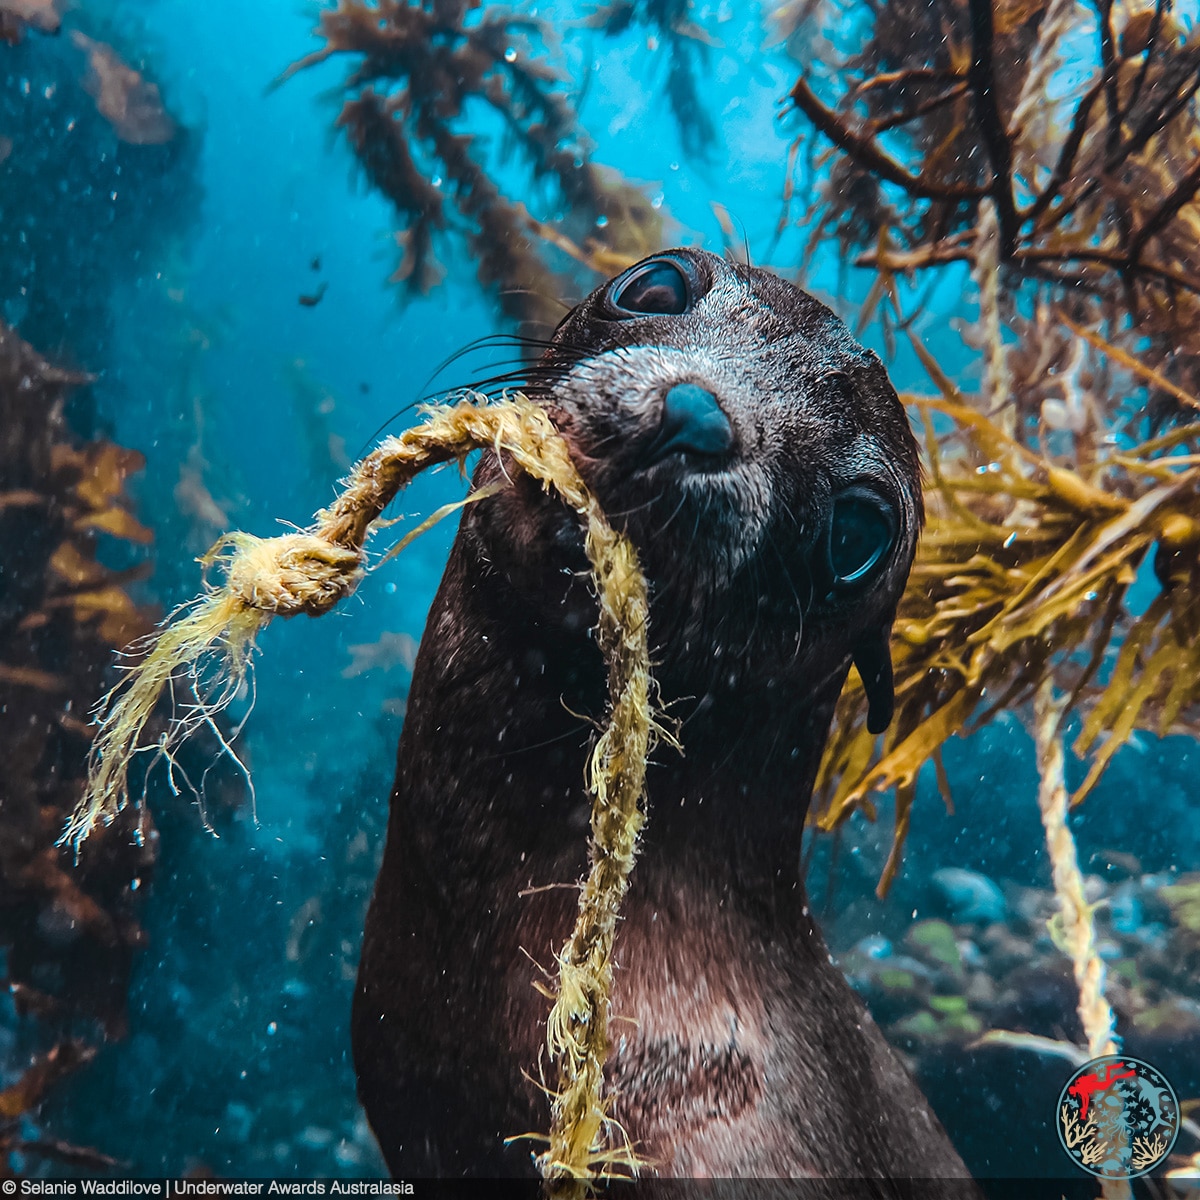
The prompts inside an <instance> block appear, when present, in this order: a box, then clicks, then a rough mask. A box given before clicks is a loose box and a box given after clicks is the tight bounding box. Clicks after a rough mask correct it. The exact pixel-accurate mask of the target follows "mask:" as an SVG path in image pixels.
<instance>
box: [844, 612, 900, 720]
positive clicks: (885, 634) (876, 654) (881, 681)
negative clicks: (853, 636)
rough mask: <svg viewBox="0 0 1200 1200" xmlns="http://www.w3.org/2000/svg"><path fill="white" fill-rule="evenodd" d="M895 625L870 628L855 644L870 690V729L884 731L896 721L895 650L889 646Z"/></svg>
mask: <svg viewBox="0 0 1200 1200" xmlns="http://www.w3.org/2000/svg"><path fill="white" fill-rule="evenodd" d="M891 632H892V630H891V626H890V625H885V626H883V627H882V628H880V629H873V630H870V631H869V632H868V633H864V634H863V635H862V637H861V638H859V639H858V642H857V644H856V645H855V647H854V665H855V666H856V667H857V668H858V674H859V676H860V677H861V679H862V683H863V690H864V691H865V692H866V693H867V702H868V704H869V705H870V707H869V708H868V710H867V729H868V730H870V732H871V733H882V732H883V731H884V730H885V729H886V728H887V727H888V726H889V725H890V724H891V721H892V713H893V711H894V710H895V707H896V697H895V693H894V692H893V691H892V651H891V647H890V646H889V645H888V642H889V638H890V635H891Z"/></svg>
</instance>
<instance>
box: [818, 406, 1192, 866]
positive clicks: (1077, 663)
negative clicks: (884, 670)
mask: <svg viewBox="0 0 1200 1200" xmlns="http://www.w3.org/2000/svg"><path fill="white" fill-rule="evenodd" d="M910 399H911V400H912V402H913V403H914V404H915V405H916V407H917V410H918V412H919V413H920V414H921V416H922V420H923V423H924V426H925V431H926V439H925V441H926V446H927V449H928V454H929V465H930V486H929V488H928V491H927V499H928V502H929V507H930V521H929V526H928V529H927V531H926V534H925V537H924V539H923V541H922V545H921V548H920V551H919V553H918V557H917V562H916V565H915V566H914V568H913V571H912V575H911V577H910V581H909V585H908V589H907V591H906V593H905V596H904V599H903V601H902V602H901V605H900V609H899V613H898V617H897V621H896V628H895V638H894V641H893V657H894V659H895V672H896V717H895V720H894V721H893V723H892V726H891V729H890V730H889V731H888V733H887V734H886V735H885V736H884V738H883V740H882V745H881V747H878V748H877V745H876V739H875V738H874V737H873V736H872V735H871V734H870V733H868V732H867V730H866V727H865V725H864V724H863V722H862V713H863V712H864V711H865V702H864V698H863V694H862V691H861V687H860V686H858V684H857V682H856V681H855V682H852V684H851V685H850V686H849V687H848V688H847V689H846V692H845V693H844V695H843V697H842V699H841V701H840V705H839V710H838V716H837V719H836V720H835V722H834V733H833V736H832V738H831V740H830V743H829V747H828V750H827V753H826V757H825V760H824V763H823V765H822V770H821V775H820V778H819V781H818V796H819V797H820V805H819V809H818V811H819V823H820V825H821V826H822V827H823V828H827V829H828V828H833V827H834V826H836V825H837V824H838V823H839V822H841V821H843V820H844V819H845V818H846V817H847V816H848V815H849V813H850V812H851V811H852V810H853V809H855V808H869V807H870V802H869V796H870V794H871V793H872V792H877V791H885V790H887V789H889V788H897V789H899V792H898V796H899V800H898V810H899V811H898V818H897V819H898V824H899V825H900V829H899V831H898V832H899V833H900V835H901V836H900V837H899V838H898V841H902V833H903V828H904V826H906V823H907V804H908V803H911V798H912V789H913V786H914V785H915V782H916V777H917V773H918V771H919V770H920V768H921V767H922V765H923V764H924V763H925V762H927V761H929V760H931V759H932V758H934V757H935V756H936V755H937V754H938V752H939V751H940V749H941V747H942V746H943V745H944V743H945V742H946V741H947V740H948V739H949V738H950V737H952V736H954V735H955V734H958V733H962V732H964V731H967V730H968V729H972V728H978V727H979V726H980V725H982V724H983V723H984V722H986V721H987V720H988V719H989V718H990V717H991V716H992V715H994V714H995V713H996V712H999V711H1002V710H1004V709H1009V708H1015V707H1017V706H1020V705H1022V704H1026V703H1028V702H1029V701H1031V700H1032V699H1033V697H1034V694H1035V693H1036V691H1037V689H1038V687H1039V686H1040V685H1041V684H1042V682H1043V681H1044V680H1045V679H1047V678H1052V679H1054V680H1055V681H1056V683H1057V684H1058V686H1059V687H1060V689H1061V690H1062V691H1063V692H1064V694H1065V695H1067V696H1068V697H1069V698H1070V702H1071V703H1072V704H1073V705H1075V706H1077V707H1078V708H1079V709H1080V711H1082V713H1083V714H1084V721H1083V728H1082V730H1081V732H1080V734H1079V736H1078V738H1077V739H1076V742H1075V747H1074V748H1075V750H1076V752H1077V753H1080V754H1088V753H1091V754H1092V755H1093V757H1092V761H1091V764H1090V768H1089V771H1088V774H1087V776H1086V778H1085V779H1084V781H1083V783H1082V784H1081V786H1080V788H1079V789H1078V790H1077V791H1076V793H1075V795H1074V797H1073V802H1074V803H1078V802H1079V801H1080V800H1081V799H1082V798H1083V797H1084V796H1085V795H1086V794H1087V793H1088V791H1090V790H1091V788H1092V787H1093V786H1094V785H1095V783H1096V781H1097V779H1098V778H1099V777H1100V774H1101V773H1102V771H1103V770H1104V768H1105V766H1106V765H1107V764H1108V763H1109V762H1110V761H1111V759H1112V756H1113V755H1114V754H1115V753H1116V751H1117V749H1118V748H1119V747H1120V746H1121V745H1122V744H1124V742H1126V741H1127V740H1128V739H1129V737H1130V736H1131V735H1132V734H1133V732H1134V731H1135V730H1137V729H1146V730H1151V731H1153V732H1155V733H1158V734H1165V733H1169V732H1172V731H1174V730H1176V729H1179V728H1188V729H1191V728H1193V727H1195V726H1196V724H1197V718H1198V717H1200V640H1198V639H1197V637H1196V633H1197V627H1198V625H1200V611H1198V610H1197V604H1196V596H1197V582H1200V580H1198V579H1197V574H1198V573H1200V561H1198V558H1197V552H1198V551H1200V454H1197V453H1196V452H1195V451H1196V450H1197V449H1200V425H1192V426H1188V427H1186V428H1182V429H1178V430H1176V431H1175V432H1174V433H1173V434H1171V435H1169V436H1164V437H1162V438H1158V439H1155V440H1153V441H1150V442H1147V443H1145V444H1143V445H1142V446H1138V447H1132V448H1130V449H1129V450H1128V451H1126V452H1123V453H1119V454H1118V453H1113V454H1111V455H1110V456H1109V457H1108V458H1107V459H1105V460H1103V461H1099V462H1097V463H1095V464H1093V465H1092V466H1091V467H1090V468H1088V469H1086V470H1083V469H1080V470H1073V469H1070V468H1068V467H1065V466H1061V465H1057V464H1055V463H1054V462H1053V461H1051V460H1049V459H1046V458H1044V457H1042V456H1041V455H1040V454H1037V453H1035V452H1034V451H1032V450H1030V449H1028V448H1027V447H1025V446H1023V445H1022V444H1021V443H1020V442H1018V441H1017V440H1016V439H1015V438H1014V437H1013V436H1012V435H1010V434H1008V433H1006V432H1005V431H1004V430H1003V429H1001V428H1000V427H999V426H998V425H997V424H995V423H994V422H993V421H991V420H989V419H988V418H987V417H985V416H983V415H981V414H980V413H979V412H978V411H976V409H975V408H973V407H971V406H969V405H968V404H967V403H966V402H965V401H964V400H963V399H962V398H961V397H959V398H958V399H930V398H920V397H913V398H910ZM947 420H948V421H949V422H950V423H951V427H950V429H949V431H948V432H944V433H939V432H938V431H937V424H938V422H939V421H940V422H941V424H942V425H943V426H944V425H945V424H946V422H947ZM1188 451H1191V452H1188ZM1151 551H1154V553H1155V559H1154V568H1155V571H1156V574H1157V575H1158V577H1159V581H1160V585H1161V586H1162V591H1161V592H1160V594H1159V595H1158V596H1157V597H1156V598H1155V599H1154V600H1153V601H1152V602H1151V603H1150V605H1149V606H1148V607H1147V608H1146V609H1145V611H1144V612H1142V613H1141V614H1140V615H1137V616H1131V615H1130V613H1129V610H1128V607H1127V601H1128V594H1129V589H1130V587H1131V586H1132V584H1133V583H1134V580H1135V579H1136V578H1137V575H1138V572H1139V570H1140V569H1141V567H1142V565H1143V563H1144V562H1145V560H1146V558H1147V555H1149V554H1150V553H1151ZM897 863H898V857H897V854H895V853H894V854H893V857H892V859H891V860H890V861H889V864H888V868H887V870H886V872H885V875H884V878H883V880H882V881H881V887H882V888H886V887H887V886H888V884H889V883H890V881H891V878H892V876H893V875H894V872H895V869H896V866H897Z"/></svg>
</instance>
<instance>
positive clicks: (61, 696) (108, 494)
mask: <svg viewBox="0 0 1200 1200" xmlns="http://www.w3.org/2000/svg"><path fill="white" fill-rule="evenodd" d="M83 382H86V380H85V379H84V378H83V377H80V376H78V375H75V374H71V373H69V372H65V371H62V370H59V369H57V368H55V367H53V366H51V365H50V364H49V363H47V362H46V361H45V360H43V359H42V358H41V357H40V356H39V355H38V354H36V353H35V352H34V351H33V350H32V349H31V347H30V346H29V345H28V344H26V343H25V342H23V341H22V340H21V339H20V338H19V337H18V336H17V335H16V334H15V333H13V332H12V330H10V329H8V328H7V327H3V326H0V481H2V482H0V562H2V563H3V564H4V565H3V570H2V571H0V709H2V710H3V711H5V712H6V713H8V714H9V716H8V718H7V719H6V720H5V721H4V723H3V725H2V726H0V759H2V760H3V762H4V771H3V773H2V777H0V795H2V797H3V803H2V804H0V829H2V836H0V912H2V913H3V920H2V921H0V937H2V938H3V941H4V944H5V946H6V947H7V950H8V982H9V984H10V986H13V987H15V988H17V989H18V990H19V993H20V997H21V998H20V1000H19V1003H21V1004H23V1005H24V1006H25V1007H27V1008H29V1009H31V1010H33V1011H35V1012H36V1011H38V1010H39V1008H40V1009H41V1011H42V1012H43V1013H48V1012H50V1011H52V1010H55V1011H61V1012H62V1013H65V1014H69V1013H71V1012H78V1013H83V1014H85V1015H88V1016H92V1017H96V1018H98V1019H99V1020H100V1021H101V1022H102V1024H103V1025H104V1027H105V1028H106V1029H107V1031H108V1032H109V1033H110V1034H115V1035H119V1034H120V1033H121V1032H122V1031H123V1029H124V1023H125V987H126V982H127V975H128V970H129V966H130V961H131V958H132V954H133V951H134V950H135V949H136V948H137V947H138V946H139V945H140V944H141V940H142V933H141V929H140V927H139V925H138V922H137V918H136V914H135V907H136V906H135V903H134V892H135V890H136V889H137V887H138V886H139V884H140V883H141V882H143V881H146V880H148V878H149V876H150V873H151V871H152V869H153V863H154V838H153V828H152V825H151V824H150V820H149V817H148V815H147V814H146V812H145V810H144V809H143V810H142V811H141V812H140V813H134V812H132V811H131V812H130V813H129V814H127V815H123V816H122V817H121V818H120V819H118V820H117V821H115V822H114V823H113V824H112V825H111V826H110V827H108V828H106V829H105V830H103V837H102V839H101V840H100V841H99V842H98V843H97V845H96V847H95V849H94V850H92V849H91V848H90V847H89V850H88V852H86V853H84V854H83V855H81V856H80V860H79V863H78V865H77V867H76V868H74V869H73V868H72V865H71V861H70V859H69V858H64V856H63V854H62V852H61V850H60V849H58V848H57V847H56V846H55V842H56V840H57V838H58V835H59V833H60V831H61V826H62V822H63V819H64V815H65V814H66V813H68V812H70V810H71V809H72V808H73V807H74V805H75V804H76V803H77V801H78V796H79V788H80V786H81V783H82V780H83V777H84V763H85V759H86V756H87V749H88V746H89V745H90V743H91V738H92V730H91V727H90V726H89V725H88V723H87V717H88V711H89V709H90V707H91V705H92V704H93V703H94V700H95V697H96V695H97V694H98V692H100V691H102V690H103V686H102V684H103V680H104V677H105V673H106V671H107V669H108V666H109V663H110V662H111V659H112V652H113V650H114V649H115V648H119V647H122V646H125V645H128V644H129V642H130V641H132V640H134V639H136V638H137V637H139V636H141V635H142V634H144V633H146V632H148V630H149V628H150V626H151V621H150V619H149V616H148V614H146V613H144V612H141V611H139V610H138V609H137V608H136V607H135V605H134V603H133V601H132V600H131V599H130V597H129V594H128V592H127V591H126V590H125V585H126V584H128V583H129V582H130V580H131V579H133V578H136V577H138V576H140V575H143V574H145V573H146V572H145V571H144V570H143V568H142V567H135V568H133V569H131V570H127V571H124V572H115V571H112V570H109V569H108V568H106V567H104V566H103V565H102V564H101V563H100V562H99V561H98V560H97V558H96V553H95V545H96V534H97V533H98V532H101V531H102V532H104V533H106V534H108V535H110V536H112V537H115V538H120V539H124V540H127V541H132V542H135V543H142V544H145V543H147V542H149V541H150V536H151V535H150V532H149V530H147V529H146V528H145V527H144V526H142V525H141V524H140V523H139V522H138V520H137V519H136V517H134V515H133V513H132V511H131V509H130V505H129V502H128V499H127V497H126V495H125V479H126V477H127V476H128V474H129V473H130V472H131V471H134V470H137V469H139V468H140V466H141V457H140V455H137V454H135V453H133V452H132V451H128V450H124V449H122V448H121V447H119V446H116V445H114V444H112V443H111V442H106V441H91V442H84V441H80V440H79V439H77V438H75V437H74V436H72V434H71V433H70V431H69V429H68V428H67V425H66V422H65V420H64V416H63V411H64V406H65V404H66V402H67V396H68V393H69V391H70V389H71V388H72V387H74V386H78V385H79V384H81V383H83ZM39 997H40V998H41V999H40V1000H39Z"/></svg>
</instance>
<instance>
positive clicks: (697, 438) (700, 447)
mask: <svg viewBox="0 0 1200 1200" xmlns="http://www.w3.org/2000/svg"><path fill="white" fill-rule="evenodd" d="M732 449H733V424H732V423H731V422H730V420H729V417H728V416H726V414H725V411H724V410H723V409H722V408H721V406H720V404H718V403H717V398H716V396H714V395H713V394H712V392H710V391H708V390H707V389H706V388H702V387H701V386H700V385H699V384H697V383H677V384H675V386H674V387H672V388H671V389H670V390H669V391H668V392H667V394H666V395H665V396H664V397H663V413H662V424H661V425H660V427H659V430H658V434H657V435H656V437H655V439H654V441H653V442H652V443H651V445H650V447H649V450H648V454H647V466H653V465H654V464H655V463H658V462H662V460H663V459H664V458H666V457H667V456H668V455H671V454H678V453H683V454H693V455H697V456H698V457H701V458H706V459H717V458H724V457H725V456H727V455H728V454H729V452H730V451H731V450H732Z"/></svg>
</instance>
